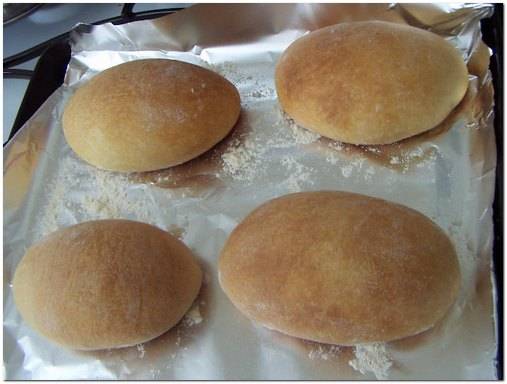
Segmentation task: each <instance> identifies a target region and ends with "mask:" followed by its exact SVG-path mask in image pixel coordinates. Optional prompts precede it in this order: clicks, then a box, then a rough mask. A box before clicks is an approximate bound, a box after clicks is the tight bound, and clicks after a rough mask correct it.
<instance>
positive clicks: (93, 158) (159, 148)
mask: <svg viewBox="0 0 507 384" xmlns="http://www.w3.org/2000/svg"><path fill="white" fill-rule="evenodd" d="M240 108H241V107H240V98H239V93H238V91H237V89H236V88H235V87H234V85H232V84H231V83H230V82H229V81H227V80H226V79H224V78H223V77H222V76H220V75H218V74H217V73H215V72H212V71H210V70H207V69H205V68H202V67H199V66H196V65H193V64H188V63H184V62H180V61H175V60H164V59H147V60H136V61H131V62H128V63H124V64H121V65H118V66H115V67H112V68H109V69H107V70H105V71H103V72H101V73H100V74H98V75H97V76H95V77H94V78H92V80H90V81H89V82H88V83H86V84H85V85H83V86H82V87H81V88H79V89H78V90H77V91H76V93H75V94H74V95H73V96H72V97H71V99H70V100H69V102H68V104H67V105H66V107H65V111H64V114H63V131H64V134H65V138H66V139H67V142H68V144H69V145H70V147H71V148H72V149H73V150H74V151H75V152H76V153H77V155H78V156H79V157H81V158H82V159H84V160H85V161H87V162H89V163H90V164H92V165H95V166H96V167H98V168H102V169H108V170H113V171H124V172H133V171H139V172H140V171H150V170H155V169H162V168H166V167H170V166H174V165H177V164H181V163H183V162H186V161H188V160H190V159H193V158H195V157H197V156H199V155H200V154H202V153H204V152H206V151H207V150H208V149H210V148H211V147H213V146H214V145H215V144H217V143H218V142H219V141H220V140H222V139H223V138H224V137H225V136H226V135H227V134H228V133H229V132H230V130H231V129H232V128H233V127H234V125H235V124H236V121H237V120H238V117H239V114H240Z"/></svg>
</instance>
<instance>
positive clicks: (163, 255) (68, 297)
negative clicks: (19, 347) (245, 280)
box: [13, 220, 202, 349]
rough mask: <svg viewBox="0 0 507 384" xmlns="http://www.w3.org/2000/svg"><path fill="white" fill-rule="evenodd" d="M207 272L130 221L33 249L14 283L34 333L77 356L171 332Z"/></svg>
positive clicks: (65, 235)
mask: <svg viewBox="0 0 507 384" xmlns="http://www.w3.org/2000/svg"><path fill="white" fill-rule="evenodd" d="M201 280H202V272H201V269H200V267H199V266H198V264H197V262H196V261H195V260H194V259H193V256H192V254H191V252H190V250H189V249H188V248H187V247H186V246H185V245H184V244H183V243H182V242H180V241H179V240H177V239H176V238H174V237H173V236H171V235H170V234H169V233H167V232H165V231H162V230H160V229H158V228H156V227H154V226H151V225H148V224H143V223H139V222H134V221H128V220H101V221H90V222H86V223H82V224H78V225H74V226H71V227H68V228H65V229H62V230H59V231H57V232H54V233H52V234H51V235H49V236H48V237H46V238H45V239H43V240H42V241H41V242H39V243H38V244H35V245H34V246H32V247H30V248H29V249H28V251H27V252H26V254H25V256H24V257H23V259H22V260H21V262H20V263H19V265H18V267H17V269H16V272H15V275H14V280H13V290H14V299H15V302H16V306H17V308H18V310H19V312H20V313H21V315H22V317H23V319H24V321H26V322H27V323H28V324H29V325H30V326H31V327H32V328H33V329H35V330H36V331H38V332H39V333H41V334H42V335H44V336H46V337H47V338H48V339H50V340H52V341H54V342H56V343H58V344H61V345H63V346H66V347H70V348H74V349H104V348H116V347H122V346H127V345H134V344H138V343H141V342H144V341H147V340H150V339H152V338H154V337H157V336H159V335H160V334H162V333H164V332H166V331H167V330H168V329H170V328H171V327H172V326H174V325H175V324H176V323H177V322H178V321H179V320H180V319H181V318H182V317H183V315H184V314H185V312H186V311H187V310H188V308H189V307H190V306H191V304H192V302H193V300H194V299H195V297H196V296H197V293H198V291H199V288H200V286H201Z"/></svg>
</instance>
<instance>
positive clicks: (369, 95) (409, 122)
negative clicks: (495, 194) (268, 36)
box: [275, 21, 468, 144]
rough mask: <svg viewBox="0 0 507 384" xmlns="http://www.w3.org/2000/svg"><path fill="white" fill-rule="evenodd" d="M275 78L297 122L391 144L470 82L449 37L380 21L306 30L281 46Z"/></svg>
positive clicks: (442, 113) (422, 127)
mask: <svg viewBox="0 0 507 384" xmlns="http://www.w3.org/2000/svg"><path fill="white" fill-rule="evenodd" d="M275 78H276V89H277V93H278V98H279V101H280V104H281V106H282V108H283V109H284V110H285V111H286V112H287V113H288V114H289V115H290V116H291V117H292V118H293V119H294V120H295V121H296V122H297V123H298V124H300V125H301V126H303V127H305V128H308V129H310V130H313V131H315V132H318V133H320V134H321V135H323V136H326V137H329V138H332V139H335V140H339V141H343V142H346V143H351V144H389V143H392V142H395V141H399V140H401V139H404V138H407V137H410V136H413V135H416V134H419V133H421V132H424V131H427V130H429V129H431V128H433V127H435V126H436V125H438V124H439V123H440V122H442V121H443V120H444V119H445V117H446V116H447V115H448V114H449V113H450V112H451V111H452V110H453V108H454V107H456V105H458V103H459V102H460V100H461V99H462V98H463V96H464V95H465V92H466V89H467V85H468V72H467V68H466V66H465V63H464V61H463V58H462V57H461V55H460V53H459V52H458V51H457V50H456V49H455V48H454V47H453V46H452V45H451V44H450V43H448V42H447V41H446V40H444V39H443V38H441V37H440V36H438V35H436V34H433V33H430V32H427V31H424V30H421V29H418V28H414V27H410V26H406V25H402V24H395V23H388V22H381V21H366V22H353V23H342V24H337V25H334V26H330V27H326V28H323V29H319V30H317V31H315V32H312V33H310V34H308V35H306V36H303V37H302V38H300V39H298V40H296V41H295V42H294V43H292V44H291V45H290V46H289V48H287V50H286V51H285V52H284V53H283V55H282V57H281V59H280V60H279V62H278V64H277V68H276V75H275Z"/></svg>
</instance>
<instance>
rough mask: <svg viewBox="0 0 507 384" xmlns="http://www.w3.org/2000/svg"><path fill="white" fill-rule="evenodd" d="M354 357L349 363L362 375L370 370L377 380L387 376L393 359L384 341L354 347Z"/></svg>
mask: <svg viewBox="0 0 507 384" xmlns="http://www.w3.org/2000/svg"><path fill="white" fill-rule="evenodd" d="M354 354H355V358H354V359H352V360H350V361H349V365H350V366H351V367H352V368H354V369H355V370H356V371H359V372H361V373H362V374H363V375H366V374H367V373H369V372H371V373H373V374H374V375H375V377H376V378H377V379H379V380H385V379H387V377H388V373H389V369H390V368H391V366H392V365H393V361H392V358H391V355H390V354H389V352H387V349H386V344H385V343H373V344H362V345H356V346H355V347H354Z"/></svg>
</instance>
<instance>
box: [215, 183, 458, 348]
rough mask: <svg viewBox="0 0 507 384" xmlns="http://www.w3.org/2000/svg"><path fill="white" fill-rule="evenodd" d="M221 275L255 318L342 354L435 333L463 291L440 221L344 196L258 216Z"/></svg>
mask: <svg viewBox="0 0 507 384" xmlns="http://www.w3.org/2000/svg"><path fill="white" fill-rule="evenodd" d="M219 273H220V283H221V286H222V288H223V289H224V291H225V293H226V294H227V296H228V297H229V298H230V299H231V301H232V302H233V303H234V305H235V306H236V307H237V308H238V309H239V310H240V311H242V312H243V313H244V314H245V315H246V316H248V317H250V318H251V319H253V320H255V321H258V322H259V323H261V324H262V325H264V326H266V327H268V328H272V329H276V330H278V331H280V332H283V333H286V334H289V335H292V336H296V337H300V338H304V339H310V340H315V341H319V342H324V343H332V344H342V345H351V344H357V343H366V342H380V341H389V340H394V339H399V338H403V337H406V336H410V335H414V334H417V333H419V332H421V331H423V330H426V329H427V328H429V327H431V326H433V325H434V324H435V322H437V321H438V320H439V319H440V318H442V316H443V315H444V314H445V312H446V311H447V310H448V309H449V307H450V305H451V304H452V303H453V302H454V300H455V298H456V295H457V293H458V290H459V285H460V272H459V264H458V260H457V257H456V253H455V251H454V248H453V245H452V244H451V242H450V241H449V239H448V238H447V236H446V235H445V234H444V233H443V232H442V231H441V230H440V229H439V227H438V226H436V225H435V224H434V223H433V222H432V221H431V220H429V219H428V218H427V217H425V216H423V215H422V214H420V213H418V212H416V211H414V210H412V209H410V208H407V207H404V206H401V205H398V204H393V203H389V202H387V201H384V200H380V199H375V198H371V197H367V196H363V195H358V194H352V193H345V192H305V193H297V194H291V195H286V196H283V197H281V198H278V199H274V200H272V201H270V202H268V203H266V204H264V205H262V206H261V207H259V208H257V209H256V210H254V211H253V212H252V213H251V214H250V215H248V216H247V217H246V218H245V219H244V220H243V221H242V222H241V223H240V224H239V225H238V227H237V228H236V229H235V230H234V231H233V232H232V234H231V235H230V237H229V239H228V240H227V243H226V245H225V247H224V248H223V250H222V253H221V256H220V260H219Z"/></svg>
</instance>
